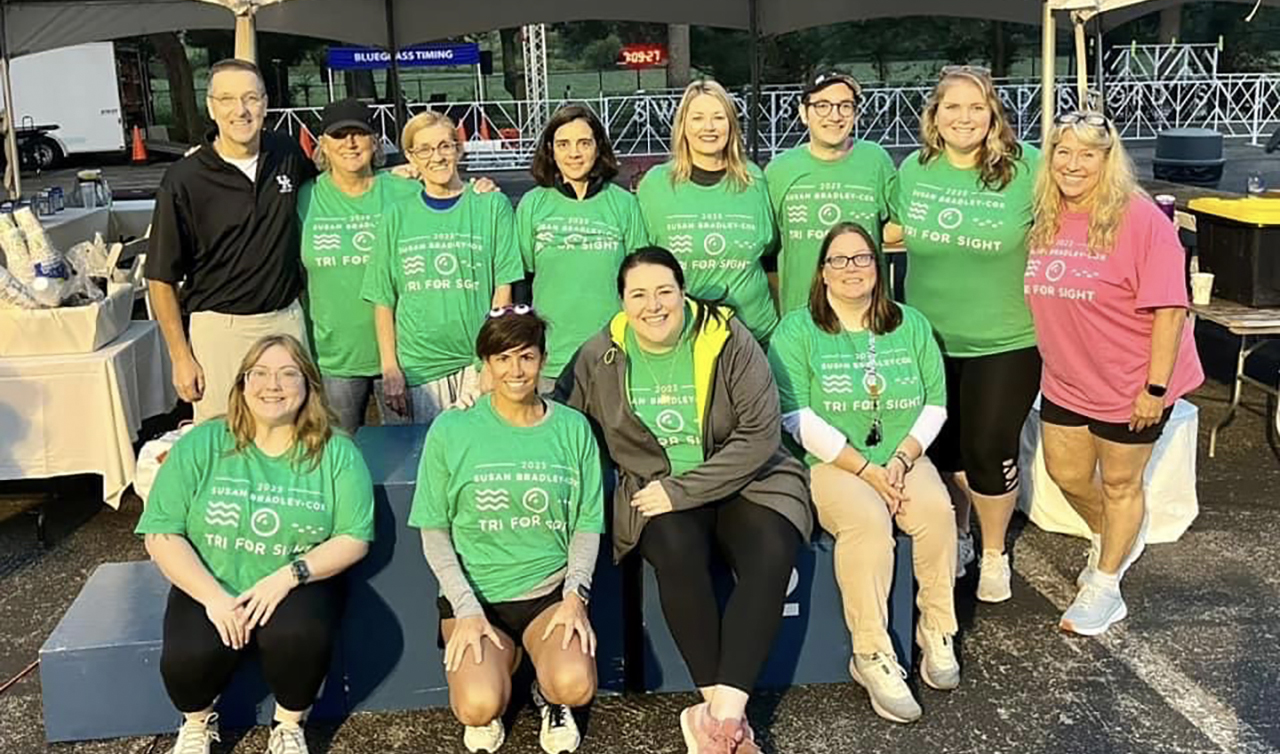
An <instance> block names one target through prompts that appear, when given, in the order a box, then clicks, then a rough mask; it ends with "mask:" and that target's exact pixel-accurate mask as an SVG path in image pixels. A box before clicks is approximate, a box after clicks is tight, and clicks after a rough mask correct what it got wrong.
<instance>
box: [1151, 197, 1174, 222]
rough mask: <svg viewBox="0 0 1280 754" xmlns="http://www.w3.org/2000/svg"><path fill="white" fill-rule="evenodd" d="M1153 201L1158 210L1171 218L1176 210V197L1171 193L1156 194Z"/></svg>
mask: <svg viewBox="0 0 1280 754" xmlns="http://www.w3.org/2000/svg"><path fill="white" fill-rule="evenodd" d="M1155 201H1156V206H1157V207H1159V208H1160V211H1161V212H1164V214H1165V216H1166V217H1168V218H1169V219H1170V220H1172V219H1173V216H1174V213H1176V212H1177V211H1178V198H1177V197H1175V196H1173V195H1172V194H1156V197H1155Z"/></svg>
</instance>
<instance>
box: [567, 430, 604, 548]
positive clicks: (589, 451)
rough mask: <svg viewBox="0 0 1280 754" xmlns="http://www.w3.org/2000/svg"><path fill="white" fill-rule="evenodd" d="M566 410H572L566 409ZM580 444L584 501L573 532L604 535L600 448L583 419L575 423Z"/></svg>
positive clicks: (579, 507) (581, 503)
mask: <svg viewBox="0 0 1280 754" xmlns="http://www.w3.org/2000/svg"><path fill="white" fill-rule="evenodd" d="M565 410H572V409H568V408H566V409H565ZM575 424H576V425H577V426H576V430H577V433H578V444H579V445H580V447H581V448H582V454H581V460H580V462H579V463H580V468H581V469H582V500H581V501H580V504H579V505H578V517H577V520H576V521H574V524H573V532H574V533H575V534H576V533H578V532H587V533H589V534H604V485H603V483H602V480H601V472H600V447H599V446H598V445H597V444H596V438H595V435H594V434H592V432H591V425H590V424H588V423H587V421H586V419H585V418H583V419H582V420H581V421H578V422H575Z"/></svg>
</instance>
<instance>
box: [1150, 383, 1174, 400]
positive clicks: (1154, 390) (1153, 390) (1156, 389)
mask: <svg viewBox="0 0 1280 754" xmlns="http://www.w3.org/2000/svg"><path fill="white" fill-rule="evenodd" d="M1167 392H1169V388H1167V387H1165V386H1164V385H1156V384H1154V383H1151V382H1148V383H1147V395H1149V396H1151V397H1152V398H1163V397H1164V394H1165V393H1167Z"/></svg>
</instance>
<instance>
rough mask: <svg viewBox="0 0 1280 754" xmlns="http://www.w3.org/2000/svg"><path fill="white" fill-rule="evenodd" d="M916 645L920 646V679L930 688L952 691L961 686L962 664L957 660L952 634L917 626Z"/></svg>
mask: <svg viewBox="0 0 1280 754" xmlns="http://www.w3.org/2000/svg"><path fill="white" fill-rule="evenodd" d="M916 643H917V644H919V645H920V655H921V657H920V679H921V680H922V681H924V682H925V684H926V685H927V686H929V687H930V688H934V689H938V690H939V691H950V690H951V689H954V688H955V687H956V686H959V685H960V663H959V662H958V661H957V660H956V649H955V644H954V643H953V642H952V640H951V634H944V633H942V632H941V631H934V630H932V629H928V628H925V625H924V622H923V621H921V622H920V623H919V625H917V626H916Z"/></svg>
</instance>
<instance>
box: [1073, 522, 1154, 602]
mask: <svg viewBox="0 0 1280 754" xmlns="http://www.w3.org/2000/svg"><path fill="white" fill-rule="evenodd" d="M1150 529H1151V508H1149V507H1144V508H1143V510H1142V524H1141V525H1140V526H1139V527H1138V536H1137V538H1136V539H1134V540H1133V549H1131V550H1129V554H1128V555H1127V556H1126V557H1125V559H1124V561H1122V562H1121V563H1120V570H1119V571H1116V577H1117V578H1118V579H1121V580H1123V579H1124V574H1125V572H1126V571H1128V570H1129V566H1131V565H1133V564H1134V563H1135V562H1137V560H1138V558H1139V557H1141V556H1142V553H1143V551H1144V550H1146V549H1147V532H1148V531H1149V530H1150ZM1101 557H1102V535H1101V534H1091V535H1089V558H1088V560H1087V561H1086V563H1085V567H1084V570H1082V571H1080V575H1079V576H1076V586H1078V587H1083V586H1084V582H1085V581H1086V580H1088V579H1089V578H1090V576H1092V574H1093V571H1096V570H1098V559H1099V558H1101Z"/></svg>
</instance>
